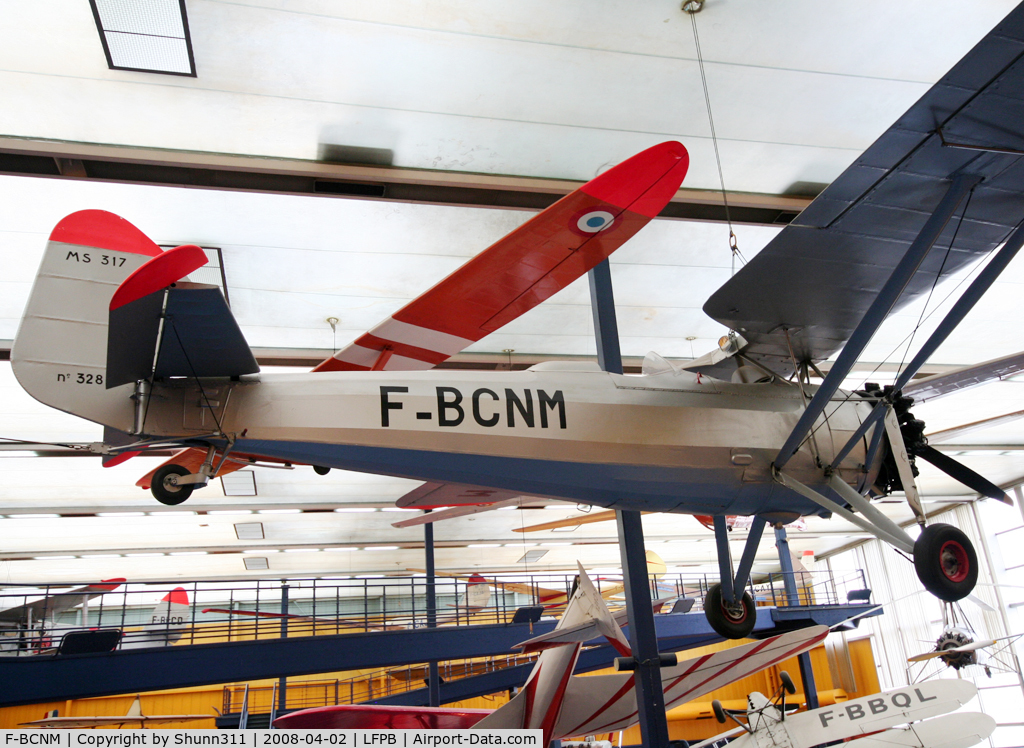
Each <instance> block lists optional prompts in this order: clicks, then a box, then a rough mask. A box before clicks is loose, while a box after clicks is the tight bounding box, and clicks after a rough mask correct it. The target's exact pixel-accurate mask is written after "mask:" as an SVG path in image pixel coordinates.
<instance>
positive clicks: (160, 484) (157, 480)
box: [149, 463, 195, 506]
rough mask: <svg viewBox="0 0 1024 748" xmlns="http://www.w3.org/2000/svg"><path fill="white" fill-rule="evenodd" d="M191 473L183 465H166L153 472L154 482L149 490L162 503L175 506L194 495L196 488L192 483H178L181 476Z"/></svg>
mask: <svg viewBox="0 0 1024 748" xmlns="http://www.w3.org/2000/svg"><path fill="white" fill-rule="evenodd" d="M186 475H189V472H188V468H184V467H182V466H181V465H174V464H173V463H172V464H170V465H164V466H163V467H162V468H160V469H159V470H157V471H156V473H154V474H153V484H152V485H151V486H150V488H149V490H150V491H151V492H152V493H153V496H154V497H155V498H156V500H157V501H159V502H160V503H161V504H167V505H168V506H175V505H177V504H180V503H181V502H183V501H185V499H187V498H188V497H189V496H191V495H192V491H193V489H194V488H195V485H194V484H191V483H178V478H179V477H184V476H186Z"/></svg>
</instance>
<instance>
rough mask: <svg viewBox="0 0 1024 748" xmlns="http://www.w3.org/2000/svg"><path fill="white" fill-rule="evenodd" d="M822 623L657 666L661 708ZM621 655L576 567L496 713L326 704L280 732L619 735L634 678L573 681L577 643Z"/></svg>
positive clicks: (628, 718) (819, 633) (787, 648)
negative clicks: (600, 644)
mask: <svg viewBox="0 0 1024 748" xmlns="http://www.w3.org/2000/svg"><path fill="white" fill-rule="evenodd" d="M827 635H828V629H827V628H826V627H824V626H812V627H810V628H805V629H800V630H798V631H791V632H789V633H787V634H782V635H779V636H773V637H771V638H769V639H765V640H763V641H759V642H752V643H750V644H744V645H742V646H738V647H733V648H731V649H726V650H723V651H721V652H715V653H714V654H710V655H704V656H702V657H697V658H695V659H692V660H688V661H686V662H680V663H677V664H675V665H673V666H670V667H663V668H662V669H661V673H660V678H661V683H662V688H663V689H664V693H665V705H666V706H667V707H674V706H677V705H679V704H683V703H685V702H687V701H691V700H693V699H695V698H698V697H699V696H701V695H703V694H707V693H709V692H711V691H713V690H715V689H716V688H721V687H722V686H725V685H728V684H729V683H732V682H734V681H736V680H739V679H741V678H744V677H746V676H747V675H750V674H751V673H756V672H758V671H760V670H763V669H764V668H766V667H770V666H772V665H775V664H778V663H780V662H782V661H783V660H785V659H787V658H789V657H793V656H795V655H797V654H800V653H801V652H805V651H807V650H808V649H811V648H812V647H814V646H816V645H817V644H819V643H821V642H822V641H824V639H825V637H826V636H827ZM601 636H603V637H605V638H606V639H607V641H608V642H609V643H610V644H611V645H612V646H613V647H614V648H615V649H616V651H618V652H619V653H620V654H622V655H623V656H626V657H629V656H630V649H629V644H628V643H627V642H626V638H625V636H624V635H623V633H622V630H621V629H620V628H619V622H618V621H617V620H616V619H615V618H614V617H613V616H612V614H611V613H610V612H609V611H608V608H607V606H606V605H605V602H604V599H603V598H602V597H601V595H600V594H598V592H597V588H596V587H595V586H594V583H593V582H592V581H591V580H590V578H589V577H588V576H587V573H586V572H585V571H584V570H583V566H582V565H579V584H578V585H577V587H576V589H575V590H574V591H573V594H572V597H571V598H570V601H569V604H568V605H567V606H566V609H565V612H564V613H563V614H562V617H561V619H560V620H559V622H558V625H557V627H556V628H555V629H554V630H553V631H551V632H549V633H547V634H542V635H540V636H537V637H534V638H533V639H530V640H528V641H525V642H523V643H522V644H520V645H519V648H520V649H522V650H523V651H524V652H535V651H539V652H540V656H539V657H538V658H537V662H536V663H535V664H534V666H533V669H532V670H531V671H530V675H529V677H528V678H527V681H526V684H525V685H524V686H523V688H522V689H521V690H520V691H519V693H518V694H516V696H515V697H514V698H513V699H512V700H511V701H509V702H508V703H507V704H505V705H504V706H502V707H500V708H499V709H497V710H495V711H493V712H488V711H487V710H480V709H452V708H448V707H395V706H376V705H372V704H355V705H351V706H348V705H345V706H328V707H318V708H314V709H306V710H303V711H298V712H292V713H291V714H288V715H285V716H283V717H279V718H278V719H277V720H276V721H275V722H274V727H276V728H283V729H303V730H309V729H334V730H337V729H351V728H355V729H381V728H386V729H428V728H444V729H487V730H501V729H540V730H543V733H544V734H543V739H542V742H541V744H542V745H544V746H546V745H548V744H549V743H550V742H551V741H552V740H559V739H561V738H565V737H569V736H572V735H592V734H594V733H599V732H611V731H615V730H624V729H626V728H627V727H629V726H630V725H633V724H636V722H637V719H638V717H637V702H636V692H635V691H634V675H633V673H630V672H622V673H613V674H610V675H594V676H574V675H573V674H572V673H573V670H574V668H575V666H576V661H577V659H578V658H579V654H580V650H581V649H582V648H583V645H584V643H585V642H587V641H590V640H592V639H594V638H597V637H601Z"/></svg>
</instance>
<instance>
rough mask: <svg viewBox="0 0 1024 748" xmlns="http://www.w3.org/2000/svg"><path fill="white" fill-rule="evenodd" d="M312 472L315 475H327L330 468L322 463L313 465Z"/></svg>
mask: <svg viewBox="0 0 1024 748" xmlns="http://www.w3.org/2000/svg"><path fill="white" fill-rule="evenodd" d="M313 472H314V473H316V474H317V475H327V474H328V473H329V472H331V469H330V468H329V467H324V466H323V465H314V466H313Z"/></svg>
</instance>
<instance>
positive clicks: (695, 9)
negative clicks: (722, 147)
mask: <svg viewBox="0 0 1024 748" xmlns="http://www.w3.org/2000/svg"><path fill="white" fill-rule="evenodd" d="M703 7H704V2H703V0H701V1H700V2H688V3H686V4H685V5H683V10H684V11H685V12H686V13H688V14H689V16H690V24H691V25H692V26H693V43H694V46H695V47H696V49H697V67H698V68H699V69H700V83H701V87H702V88H703V89H704V103H705V105H706V106H707V110H708V125H709V126H710V127H711V143H712V145H713V146H714V148H715V163H716V164H717V165H718V182H719V184H720V185H721V189H722V203H723V205H724V206H725V222H726V223H727V224H728V226H729V251H730V252H731V254H732V273H731V274H732V275H735V274H736V258H737V257H738V258H739V260H740V262H741V263H742V264H743V265H746V264H747V259H746V258H745V257H744V256H743V253H742V252H741V251H740V248H739V245H738V243H737V239H736V233H735V232H734V231H733V227H732V216H731V214H730V212H729V195H728V194H727V193H726V191H725V175H724V173H723V171H722V156H721V154H720V153H719V151H718V134H717V133H716V132H715V117H714V115H713V114H712V113H711V94H710V93H709V92H708V78H707V75H706V74H705V72H704V55H703V53H702V52H701V48H700V35H699V34H698V33H697V13H699V12H700V11H701V9H702V8H703Z"/></svg>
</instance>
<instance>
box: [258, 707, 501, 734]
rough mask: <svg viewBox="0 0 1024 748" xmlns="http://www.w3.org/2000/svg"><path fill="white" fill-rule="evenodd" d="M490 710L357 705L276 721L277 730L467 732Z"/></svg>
mask: <svg viewBox="0 0 1024 748" xmlns="http://www.w3.org/2000/svg"><path fill="white" fill-rule="evenodd" d="M490 713H491V710H490V709H446V708H444V707H426V706H373V705H371V704H354V705H351V706H350V705H344V706H321V707H317V708H315V709H303V710H302V711H299V712H292V713H291V714H286V715H284V716H283V717H278V718H277V719H275V720H274V727H275V728H276V729H278V730H467V729H469V728H470V727H472V726H473V725H475V724H476V723H477V722H479V721H480V720H482V719H483V718H484V717H486V716H487V715H488V714H490Z"/></svg>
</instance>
